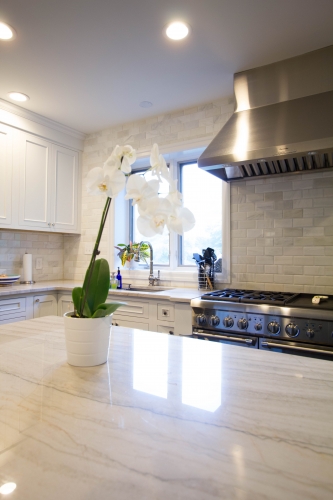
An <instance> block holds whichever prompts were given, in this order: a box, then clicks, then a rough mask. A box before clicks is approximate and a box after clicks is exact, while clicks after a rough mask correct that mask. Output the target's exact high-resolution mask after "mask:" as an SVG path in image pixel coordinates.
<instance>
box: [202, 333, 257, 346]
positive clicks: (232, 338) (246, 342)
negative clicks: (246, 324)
mask: <svg viewBox="0 0 333 500" xmlns="http://www.w3.org/2000/svg"><path fill="white" fill-rule="evenodd" d="M195 333H196V334H197V335H202V336H203V337H210V338H212V339H221V340H230V341H231V342H240V343H241V344H252V345H253V341H254V339H244V338H242V337H240V338H237V337H227V336H226V335H215V334H211V333H204V332H202V333H199V332H195Z"/></svg>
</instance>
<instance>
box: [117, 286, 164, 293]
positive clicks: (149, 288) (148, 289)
mask: <svg viewBox="0 0 333 500" xmlns="http://www.w3.org/2000/svg"><path fill="white" fill-rule="evenodd" d="M123 290H125V291H126V292H164V291H166V290H172V288H168V287H165V286H140V285H139V286H130V287H129V286H128V285H124V286H123Z"/></svg>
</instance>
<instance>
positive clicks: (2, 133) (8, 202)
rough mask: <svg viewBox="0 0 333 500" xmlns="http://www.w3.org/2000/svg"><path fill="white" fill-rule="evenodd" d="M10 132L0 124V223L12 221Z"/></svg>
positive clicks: (6, 223)
mask: <svg viewBox="0 0 333 500" xmlns="http://www.w3.org/2000/svg"><path fill="white" fill-rule="evenodd" d="M11 194H12V133H11V129H10V127H7V126H6V125H2V124H0V225H2V224H3V225H4V227H7V226H8V225H10V224H11V223H12V197H11Z"/></svg>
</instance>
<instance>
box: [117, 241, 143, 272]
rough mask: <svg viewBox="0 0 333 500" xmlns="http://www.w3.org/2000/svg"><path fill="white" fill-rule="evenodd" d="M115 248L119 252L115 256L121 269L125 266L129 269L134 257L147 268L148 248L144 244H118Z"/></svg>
mask: <svg viewBox="0 0 333 500" xmlns="http://www.w3.org/2000/svg"><path fill="white" fill-rule="evenodd" d="M115 248H116V249H117V250H119V252H118V254H117V255H118V257H119V259H120V260H121V265H122V266H123V267H124V266H125V265H127V267H129V268H130V267H131V265H132V263H133V259H134V257H136V256H137V257H138V260H139V261H140V262H144V263H145V264H147V266H148V263H147V259H149V246H148V245H147V244H146V243H141V245H140V243H132V242H131V241H130V242H129V244H128V245H125V243H118V245H117V246H116V247H115Z"/></svg>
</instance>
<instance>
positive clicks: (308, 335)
mask: <svg viewBox="0 0 333 500" xmlns="http://www.w3.org/2000/svg"><path fill="white" fill-rule="evenodd" d="M305 333H306V336H307V337H309V339H312V338H313V337H314V334H315V331H314V330H312V328H308V329H307V330H306V332H305Z"/></svg>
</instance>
